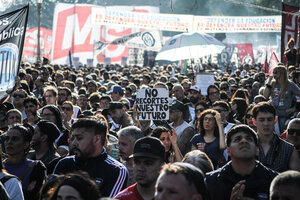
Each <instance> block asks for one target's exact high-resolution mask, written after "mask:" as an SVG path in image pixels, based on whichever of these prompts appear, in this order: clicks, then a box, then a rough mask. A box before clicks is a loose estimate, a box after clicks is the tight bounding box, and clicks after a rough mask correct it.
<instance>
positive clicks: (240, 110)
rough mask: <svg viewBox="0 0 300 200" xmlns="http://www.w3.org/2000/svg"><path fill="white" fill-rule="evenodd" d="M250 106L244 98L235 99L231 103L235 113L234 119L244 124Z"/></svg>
mask: <svg viewBox="0 0 300 200" xmlns="http://www.w3.org/2000/svg"><path fill="white" fill-rule="evenodd" d="M247 107H248V104H247V102H246V100H245V99H244V98H238V97H236V98H234V99H233V101H232V103H231V109H232V111H233V112H234V115H233V117H234V119H235V120H237V121H239V122H240V123H242V122H244V116H245V113H246V110H247Z"/></svg>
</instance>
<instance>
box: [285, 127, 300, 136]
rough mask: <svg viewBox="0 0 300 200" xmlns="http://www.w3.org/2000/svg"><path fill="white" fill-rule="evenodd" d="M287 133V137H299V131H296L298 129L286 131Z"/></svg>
mask: <svg viewBox="0 0 300 200" xmlns="http://www.w3.org/2000/svg"><path fill="white" fill-rule="evenodd" d="M287 132H288V134H289V135H295V134H296V136H300V130H298V129H291V128H290V129H288V130H287Z"/></svg>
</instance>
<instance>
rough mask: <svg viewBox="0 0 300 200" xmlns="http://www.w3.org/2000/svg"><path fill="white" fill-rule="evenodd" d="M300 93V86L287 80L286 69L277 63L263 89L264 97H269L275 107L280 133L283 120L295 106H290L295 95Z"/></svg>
mask: <svg viewBox="0 0 300 200" xmlns="http://www.w3.org/2000/svg"><path fill="white" fill-rule="evenodd" d="M299 95H300V88H299V87H298V86H297V85H296V84H295V83H294V82H292V81H289V79H288V75H287V69H286V68H285V67H284V66H283V65H278V66H277V67H275V68H274V70H273V76H272V75H271V76H269V78H268V80H267V84H266V88H265V90H264V96H265V97H266V99H269V98H270V102H271V103H272V104H273V106H274V107H275V109H276V115H277V116H278V123H279V128H280V133H282V132H283V131H284V130H285V129H286V126H285V122H286V120H287V119H288V118H289V116H291V115H292V114H293V113H294V111H295V108H294V107H293V106H292V102H293V99H294V98H295V96H299Z"/></svg>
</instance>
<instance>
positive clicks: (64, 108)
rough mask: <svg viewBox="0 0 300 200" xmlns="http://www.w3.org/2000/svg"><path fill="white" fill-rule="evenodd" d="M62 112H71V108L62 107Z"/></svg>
mask: <svg viewBox="0 0 300 200" xmlns="http://www.w3.org/2000/svg"><path fill="white" fill-rule="evenodd" d="M60 108H61V109H62V110H66V111H71V110H72V108H71V107H65V106H62V107H60Z"/></svg>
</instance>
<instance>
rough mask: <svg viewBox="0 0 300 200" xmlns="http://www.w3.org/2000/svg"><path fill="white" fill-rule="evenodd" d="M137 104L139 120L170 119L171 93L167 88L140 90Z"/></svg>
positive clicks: (137, 117)
mask: <svg viewBox="0 0 300 200" xmlns="http://www.w3.org/2000/svg"><path fill="white" fill-rule="evenodd" d="M135 104H136V111H137V116H136V119H137V120H168V119H169V91H168V90H167V89H165V88H149V89H139V90H138V91H137V95H136V100H135Z"/></svg>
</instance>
